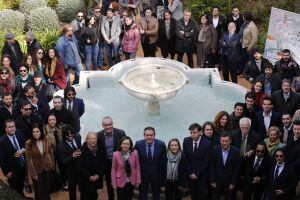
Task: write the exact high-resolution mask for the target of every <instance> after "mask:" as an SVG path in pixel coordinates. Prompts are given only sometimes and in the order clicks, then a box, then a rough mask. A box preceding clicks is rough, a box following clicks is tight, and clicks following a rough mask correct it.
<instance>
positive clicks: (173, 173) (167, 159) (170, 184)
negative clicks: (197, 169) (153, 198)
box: [161, 138, 187, 200]
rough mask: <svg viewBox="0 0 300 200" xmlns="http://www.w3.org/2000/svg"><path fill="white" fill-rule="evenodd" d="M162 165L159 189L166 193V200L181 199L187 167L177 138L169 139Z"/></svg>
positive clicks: (185, 184) (185, 183) (185, 181)
mask: <svg viewBox="0 0 300 200" xmlns="http://www.w3.org/2000/svg"><path fill="white" fill-rule="evenodd" d="M162 166H163V167H162V180H161V186H162V188H161V189H162V191H165V193H166V200H181V199H182V193H183V191H184V189H185V188H186V187H187V173H186V172H187V169H186V159H185V156H184V154H183V152H182V150H181V147H180V143H179V140H178V139H177V138H173V139H171V140H170V141H169V144H168V149H167V154H166V155H165V156H164V157H163V158H162Z"/></svg>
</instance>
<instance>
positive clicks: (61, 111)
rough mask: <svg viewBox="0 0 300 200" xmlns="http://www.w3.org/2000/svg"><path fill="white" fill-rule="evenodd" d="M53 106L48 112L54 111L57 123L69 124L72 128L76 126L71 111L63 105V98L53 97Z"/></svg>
mask: <svg viewBox="0 0 300 200" xmlns="http://www.w3.org/2000/svg"><path fill="white" fill-rule="evenodd" d="M53 107H54V108H52V109H51V110H50V112H51V113H54V115H55V117H56V120H57V124H59V125H64V124H70V125H71V126H72V127H73V128H74V127H75V126H76V125H75V120H74V116H73V113H72V112H71V111H69V110H67V109H66V108H65V107H64V106H63V98H62V97H61V96H55V97H54V98H53Z"/></svg>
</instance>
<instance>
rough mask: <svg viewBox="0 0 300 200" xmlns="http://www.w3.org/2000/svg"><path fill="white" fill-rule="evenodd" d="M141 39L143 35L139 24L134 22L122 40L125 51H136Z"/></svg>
mask: <svg viewBox="0 0 300 200" xmlns="http://www.w3.org/2000/svg"><path fill="white" fill-rule="evenodd" d="M140 40H141V35H140V32H139V28H138V26H137V25H136V24H135V23H134V24H132V26H131V28H130V29H129V30H128V31H126V30H125V31H124V36H123V40H122V48H123V51H125V52H127V53H132V52H136V51H137V48H138V43H139V42H140Z"/></svg>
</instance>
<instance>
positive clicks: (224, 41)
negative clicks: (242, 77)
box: [220, 22, 242, 83]
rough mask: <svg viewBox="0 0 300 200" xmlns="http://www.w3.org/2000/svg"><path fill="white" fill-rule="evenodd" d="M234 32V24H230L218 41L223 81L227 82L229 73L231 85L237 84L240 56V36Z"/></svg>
mask: <svg viewBox="0 0 300 200" xmlns="http://www.w3.org/2000/svg"><path fill="white" fill-rule="evenodd" d="M235 30H236V25H235V23H233V22H230V23H229V24H228V32H226V33H223V36H222V38H221V40H220V46H221V55H222V67H223V68H222V72H223V77H224V80H225V81H229V72H230V76H231V81H232V82H233V83H237V69H238V64H239V62H240V60H241V56H242V52H241V43H240V36H239V34H237V33H235Z"/></svg>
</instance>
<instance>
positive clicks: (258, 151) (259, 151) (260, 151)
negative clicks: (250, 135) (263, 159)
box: [256, 150, 265, 153]
mask: <svg viewBox="0 0 300 200" xmlns="http://www.w3.org/2000/svg"><path fill="white" fill-rule="evenodd" d="M264 152H265V151H262V150H256V153H264Z"/></svg>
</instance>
